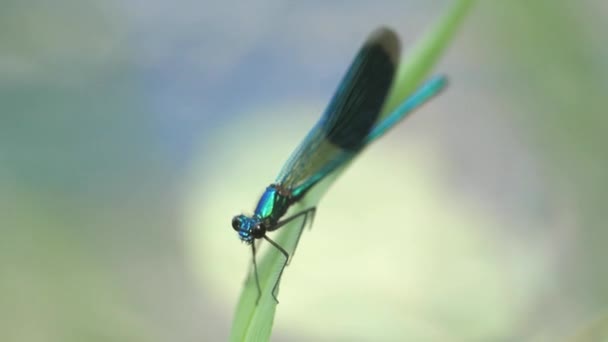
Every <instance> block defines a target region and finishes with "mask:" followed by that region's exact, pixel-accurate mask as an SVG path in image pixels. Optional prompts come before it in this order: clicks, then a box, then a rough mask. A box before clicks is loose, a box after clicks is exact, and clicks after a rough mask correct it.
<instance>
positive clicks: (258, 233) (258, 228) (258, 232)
mask: <svg viewBox="0 0 608 342" xmlns="http://www.w3.org/2000/svg"><path fill="white" fill-rule="evenodd" d="M252 233H253V236H254V237H255V238H257V239H259V238H261V237H263V236H264V235H265V234H266V229H265V228H264V227H263V226H262V223H258V224H256V225H255V226H254V227H253V232H252Z"/></svg>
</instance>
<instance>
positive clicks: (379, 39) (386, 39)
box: [365, 27, 401, 65]
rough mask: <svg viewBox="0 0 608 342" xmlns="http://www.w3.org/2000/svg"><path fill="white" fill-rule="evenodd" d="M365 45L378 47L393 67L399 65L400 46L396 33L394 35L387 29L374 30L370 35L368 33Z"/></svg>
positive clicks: (393, 32)
mask: <svg viewBox="0 0 608 342" xmlns="http://www.w3.org/2000/svg"><path fill="white" fill-rule="evenodd" d="M365 45H366V46H371V45H377V46H380V47H381V48H382V49H383V50H384V51H386V54H387V55H388V56H389V58H390V59H391V61H392V62H393V63H394V64H395V65H397V64H398V63H399V53H400V51H401V45H400V43H399V37H398V36H397V33H395V31H393V30H392V29H390V28H388V27H379V28H377V29H375V30H374V31H373V32H372V33H370V35H369V37H368V38H367V41H366V42H365Z"/></svg>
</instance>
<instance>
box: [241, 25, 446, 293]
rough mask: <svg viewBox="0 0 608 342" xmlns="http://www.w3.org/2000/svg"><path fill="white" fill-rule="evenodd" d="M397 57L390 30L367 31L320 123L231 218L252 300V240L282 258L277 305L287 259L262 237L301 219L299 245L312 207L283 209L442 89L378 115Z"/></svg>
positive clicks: (436, 83) (437, 80)
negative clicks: (248, 210) (246, 263)
mask: <svg viewBox="0 0 608 342" xmlns="http://www.w3.org/2000/svg"><path fill="white" fill-rule="evenodd" d="M399 54H400V44H399V39H398V37H397V35H396V34H395V33H394V32H393V31H392V30H390V29H388V28H379V29H377V30H375V31H374V32H372V33H371V34H370V35H369V37H368V38H367V40H366V41H365V43H364V44H363V46H362V47H361V49H360V50H359V52H358V53H357V55H356V56H355V59H354V60H353V62H352V64H351V65H350V67H349V69H348V71H347V72H346V75H345V76H344V78H343V79H342V81H341V82H340V84H339V86H338V89H337V91H336V93H335V94H334V96H333V98H332V99H331V101H330V103H329V106H328V107H327V109H326V110H325V112H324V113H323V115H322V116H321V119H320V120H319V121H318V122H317V124H316V125H315V126H314V127H313V128H312V129H311V131H310V132H309V133H308V135H307V136H306V137H305V138H304V140H303V141H302V142H301V143H300V145H299V146H298V147H297V148H296V150H295V151H294V152H293V153H292V155H291V156H290V157H289V159H288V160H287V163H286V164H285V165H284V166H283V169H282V170H281V172H280V173H279V176H278V177H277V179H276V181H275V182H274V183H272V184H271V185H269V186H268V187H267V188H266V190H265V191H264V193H263V195H262V197H261V198H260V200H259V202H258V205H257V206H256V208H255V211H254V213H253V215H252V216H246V215H237V216H235V217H234V218H233V219H232V227H233V228H234V230H236V231H237V232H238V235H239V238H240V239H241V240H242V241H243V242H245V243H247V244H249V245H251V252H252V259H253V271H254V273H255V280H256V286H257V289H258V297H257V300H258V301H259V299H260V296H261V288H260V280H259V277H258V271H257V263H256V255H255V254H256V246H255V242H256V240H259V239H264V240H266V241H268V242H269V243H270V244H271V245H272V246H274V247H275V248H276V249H278V250H279V251H280V252H281V253H282V255H283V256H284V257H285V261H284V263H283V265H282V268H281V270H280V272H279V276H278V278H277V280H276V282H275V284H274V286H273V288H272V296H273V298H274V300H275V301H277V303H278V300H277V297H276V290H277V286H278V284H279V281H280V279H281V276H282V275H283V271H284V270H285V267H286V266H287V264H288V262H289V261H290V255H289V253H287V251H286V250H285V249H284V248H283V247H281V246H280V245H279V244H278V243H276V242H275V241H273V240H272V239H270V238H269V237H268V236H267V233H268V232H272V231H275V230H277V229H279V228H281V227H283V226H285V225H286V224H287V223H289V222H291V221H293V220H295V219H297V218H301V219H302V223H301V225H300V226H299V232H298V238H297V241H299V239H300V235H301V234H302V231H303V229H304V227H305V226H306V223H307V222H308V220H310V222H311V224H312V221H313V219H314V215H315V212H316V205H313V206H310V207H309V208H306V209H304V210H302V211H300V212H298V213H296V214H294V215H291V216H288V217H285V216H287V215H286V214H287V211H288V209H289V208H290V207H291V206H292V205H293V204H294V203H297V202H299V201H302V199H304V197H305V196H306V195H307V193H308V192H309V190H311V189H312V188H314V187H315V185H317V184H318V183H319V182H320V181H321V180H324V179H326V178H330V177H328V176H329V175H332V174H336V173H337V171H338V170H339V169H341V168H342V167H343V166H345V165H346V164H348V163H349V162H350V161H351V160H352V159H353V158H354V157H355V156H356V155H357V154H358V153H359V152H361V151H362V150H363V149H364V148H365V147H366V146H367V145H369V144H370V143H371V142H372V141H374V140H376V139H378V138H379V137H381V136H382V135H384V133H386V132H387V131H388V130H389V129H391V128H392V127H393V126H395V124H397V123H398V122H399V121H400V120H401V119H403V118H404V117H405V116H406V115H407V114H409V113H410V112H412V111H413V110H414V109H416V108H418V107H420V106H421V105H422V104H423V103H425V102H426V101H428V100H429V99H430V98H432V97H433V96H435V95H437V94H438V93H439V92H440V91H441V90H442V89H443V88H444V87H445V86H446V84H447V82H446V78H445V77H444V76H434V77H433V78H431V79H429V80H428V81H426V82H425V83H424V84H423V85H422V86H421V87H419V88H418V89H417V90H416V91H415V92H414V93H413V94H412V95H411V96H410V97H409V98H408V99H406V100H405V101H404V102H403V103H402V104H401V105H399V106H398V107H397V108H396V109H395V110H394V111H392V112H391V113H389V114H388V115H386V116H384V117H381V115H380V114H381V113H382V109H383V106H384V103H385V100H386V98H387V95H388V94H389V91H390V90H391V86H392V84H393V79H394V78H395V74H396V71H397V67H398V65H399ZM331 181H333V180H330V182H331ZM297 241H296V246H297V243H298V242H297ZM256 303H257V301H256Z"/></svg>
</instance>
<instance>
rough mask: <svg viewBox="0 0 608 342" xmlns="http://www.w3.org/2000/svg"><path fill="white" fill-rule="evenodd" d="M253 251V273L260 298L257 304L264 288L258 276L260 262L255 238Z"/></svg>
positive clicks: (256, 303) (252, 244)
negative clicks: (256, 255) (257, 260)
mask: <svg viewBox="0 0 608 342" xmlns="http://www.w3.org/2000/svg"><path fill="white" fill-rule="evenodd" d="M251 252H252V259H253V273H254V274H255V285H256V286H257V289H258V298H257V299H256V300H255V305H258V302H259V301H260V297H261V296H262V288H261V287H260V278H259V277H258V264H257V262H256V261H255V240H253V241H251Z"/></svg>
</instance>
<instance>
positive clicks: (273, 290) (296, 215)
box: [264, 207, 317, 303]
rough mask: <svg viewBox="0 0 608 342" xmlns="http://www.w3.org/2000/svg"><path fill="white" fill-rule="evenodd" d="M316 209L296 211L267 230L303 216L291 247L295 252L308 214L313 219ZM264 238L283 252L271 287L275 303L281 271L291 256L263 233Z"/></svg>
mask: <svg viewBox="0 0 608 342" xmlns="http://www.w3.org/2000/svg"><path fill="white" fill-rule="evenodd" d="M316 210H317V208H315V207H313V208H308V209H306V210H303V211H301V212H299V213H297V214H295V215H293V216H290V217H288V218H286V219H285V220H283V221H281V222H279V223H278V224H277V225H276V226H275V227H272V229H268V231H274V230H277V229H279V228H281V227H282V226H284V225H286V224H287V223H289V222H291V221H293V220H294V219H296V218H298V217H300V216H304V220H303V222H302V225H301V226H300V228H299V232H298V237H297V239H296V244H295V246H294V248H293V252H294V253H295V251H296V248H297V247H298V243H299V242H300V237H301V236H302V231H303V230H304V227H305V226H306V222H307V221H308V215H311V216H312V218H313V219H314V215H315V212H316ZM264 239H265V240H266V241H268V242H269V243H270V244H271V245H273V246H274V247H275V248H276V249H278V250H279V252H281V254H283V256H284V257H285V262H284V263H283V267H281V271H280V272H279V277H278V278H277V281H276V282H275V283H274V286H273V287H272V297H273V298H274V300H275V301H276V302H277V303H279V300H278V299H277V296H276V290H277V288H278V286H279V282H280V281H281V277H282V276H283V271H284V270H285V267H286V266H287V265H289V262H290V261H291V260H290V259H291V258H290V256H289V253H287V251H286V250H285V249H284V248H283V247H281V246H279V244H278V243H276V242H274V241H273V240H271V239H270V238H268V237H267V236H266V235H264ZM291 257H293V253H292V255H291Z"/></svg>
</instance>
